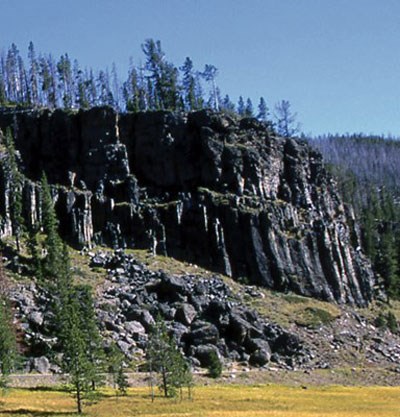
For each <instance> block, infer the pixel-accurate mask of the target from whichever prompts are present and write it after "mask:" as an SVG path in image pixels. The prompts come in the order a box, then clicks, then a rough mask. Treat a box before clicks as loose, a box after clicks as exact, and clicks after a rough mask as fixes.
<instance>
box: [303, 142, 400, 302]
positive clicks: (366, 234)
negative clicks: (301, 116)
mask: <svg viewBox="0 0 400 417" xmlns="http://www.w3.org/2000/svg"><path fill="white" fill-rule="evenodd" d="M310 143H311V144H312V145H313V146H315V147H316V148H318V149H319V150H320V151H321V153H322V154H323V157H324V160H325V163H326V164H327V166H328V167H329V169H330V170H331V171H332V172H333V174H334V175H335V177H336V178H337V181H338V185H339V189H340V191H341V193H342V195H343V198H344V200H345V201H346V202H348V203H350V204H352V205H353V207H354V209H355V213H356V217H357V218H358V220H359V221H360V223H361V231H362V242H363V246H364V249H365V250H366V252H367V254H368V256H369V257H370V258H371V260H372V261H373V264H374V268H375V270H376V271H377V272H378V273H380V274H381V276H382V277H383V278H384V280H385V284H386V287H387V288H388V289H389V293H390V294H391V295H392V296H395V297H399V295H400V284H399V282H400V206H399V202H400V140H398V139H393V138H384V137H379V136H365V135H362V134H354V135H327V136H322V137H317V138H312V139H310Z"/></svg>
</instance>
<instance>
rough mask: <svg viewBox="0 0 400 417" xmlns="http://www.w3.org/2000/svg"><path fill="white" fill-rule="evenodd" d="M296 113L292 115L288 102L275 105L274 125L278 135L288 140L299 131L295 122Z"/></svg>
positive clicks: (298, 126) (284, 101)
mask: <svg viewBox="0 0 400 417" xmlns="http://www.w3.org/2000/svg"><path fill="white" fill-rule="evenodd" d="M296 118H297V113H293V112H292V110H291V105H290V102H289V101H288V100H282V101H280V102H279V103H277V104H276V105H275V122H276V123H275V125H276V130H277V132H278V134H279V135H281V136H283V137H284V138H289V137H292V136H294V135H296V134H297V133H299V131H300V125H299V124H298V123H297V122H296Z"/></svg>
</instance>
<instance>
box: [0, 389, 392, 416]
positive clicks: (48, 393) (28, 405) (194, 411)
mask: <svg viewBox="0 0 400 417" xmlns="http://www.w3.org/2000/svg"><path fill="white" fill-rule="evenodd" d="M193 394H194V398H193V400H187V399H184V400H182V401H178V400H173V399H164V398H162V397H156V399H155V401H154V403H152V402H151V400H150V397H149V389H148V388H143V387H142V388H131V389H130V390H129V392H128V396H127V397H119V398H117V397H115V396H114V393H113V391H111V390H105V391H103V392H102V396H101V398H100V399H99V400H98V401H97V402H95V403H92V404H89V405H86V407H85V410H84V411H85V414H86V415H87V416H94V417H110V416H112V417H129V416H146V417H151V416H164V417H172V416H182V417H188V416H193V417H214V416H215V417H225V416H226V417H228V416H229V417H261V416H274V417H283V416H285V417H322V416H329V417H361V416H362V417H378V416H380V417H398V416H399V415H400V388H398V387H395V388H393V387H391V388H389V387H385V388H383V387H336V386H330V387H308V388H307V389H303V388H301V387H287V386H281V385H258V386H242V385H233V386H218V385H217V386H205V387H196V388H195V389H194V393H193ZM74 412H75V408H74V402H73V399H71V397H69V395H68V394H66V393H64V392H61V391H56V390H54V389H52V390H45V389H40V390H27V389H25V390H23V389H13V390H11V391H9V392H8V393H7V395H6V396H4V397H2V398H1V400H0V415H2V416H5V417H8V416H19V417H25V416H26V417H28V416H29V417H51V416H57V417H62V416H71V415H74Z"/></svg>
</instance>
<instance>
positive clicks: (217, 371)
mask: <svg viewBox="0 0 400 417" xmlns="http://www.w3.org/2000/svg"><path fill="white" fill-rule="evenodd" d="M209 360H210V364H209V365H208V376H210V377H211V378H219V377H220V376H221V374H222V362H221V360H220V359H219V357H218V354H217V352H215V351H213V352H211V353H210V359H209Z"/></svg>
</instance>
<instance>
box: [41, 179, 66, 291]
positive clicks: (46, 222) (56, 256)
mask: <svg viewBox="0 0 400 417" xmlns="http://www.w3.org/2000/svg"><path fill="white" fill-rule="evenodd" d="M41 212H42V226H43V231H44V233H45V235H46V237H45V239H44V245H43V246H44V249H45V252H46V257H45V259H44V262H43V268H42V277H43V279H44V280H45V281H47V283H48V284H50V285H54V282H55V281H54V279H55V278H57V277H61V271H63V268H64V267H65V264H64V260H63V244H62V241H61V238H60V236H59V234H58V220H57V216H56V212H55V209H54V203H53V199H52V196H51V189H50V186H49V183H48V182H47V178H46V175H45V174H43V175H42V178H41Z"/></svg>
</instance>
